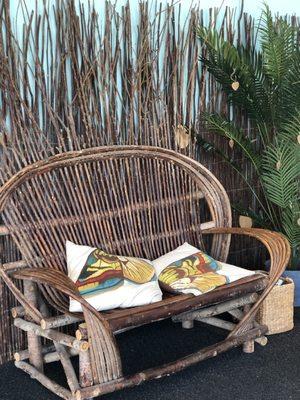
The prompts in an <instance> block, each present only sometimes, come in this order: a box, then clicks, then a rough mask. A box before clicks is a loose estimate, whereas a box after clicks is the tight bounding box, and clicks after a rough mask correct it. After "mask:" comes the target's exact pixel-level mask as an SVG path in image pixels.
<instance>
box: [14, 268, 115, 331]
mask: <svg viewBox="0 0 300 400" xmlns="http://www.w3.org/2000/svg"><path fill="white" fill-rule="evenodd" d="M12 276H13V277H14V278H16V279H22V280H30V281H33V282H35V283H39V284H43V285H48V286H52V287H54V288H55V289H57V290H58V291H60V292H62V293H64V294H66V295H67V296H69V297H71V298H72V299H74V300H76V301H78V302H79V303H80V304H81V306H82V309H84V308H85V309H86V310H88V311H89V312H90V313H92V314H93V315H94V316H95V317H96V318H97V319H99V320H100V321H101V322H102V323H103V324H106V325H107V327H108V329H109V325H108V323H107V321H106V319H105V318H104V317H103V315H101V313H100V312H99V311H97V310H96V309H95V308H94V307H93V306H91V305H90V304H89V303H88V302H87V301H86V300H85V299H84V298H83V297H82V296H81V295H80V293H79V291H78V289H77V287H76V285H75V284H74V282H73V281H72V280H71V279H70V278H69V277H68V276H67V275H66V274H64V273H63V272H61V271H58V270H54V269H45V268H25V269H22V270H18V271H16V272H14V273H13V274H12Z"/></svg>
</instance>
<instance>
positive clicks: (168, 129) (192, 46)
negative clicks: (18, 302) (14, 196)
mask: <svg viewBox="0 0 300 400" xmlns="http://www.w3.org/2000/svg"><path fill="white" fill-rule="evenodd" d="M38 3H39V7H40V4H41V3H42V4H43V3H44V8H43V9H42V10H41V9H40V8H39V10H36V11H31V10H29V9H27V7H26V1H20V3H19V6H18V13H19V14H21V15H22V18H23V19H24V23H23V24H22V23H21V24H18V23H16V22H15V21H14V19H13V18H12V17H11V13H10V2H9V0H2V1H1V2H0V18H1V20H0V24H1V28H0V105H1V107H0V131H1V146H0V149H1V150H0V151H1V158H2V160H1V173H0V180H1V182H4V181H5V180H6V179H7V178H8V177H9V176H11V175H12V174H13V173H14V172H15V171H17V170H19V169H20V168H22V167H23V166H25V165H27V164H28V163H31V162H33V161H36V160H38V159H41V158H45V157H48V156H49V155H51V154H54V153H58V152H62V151H66V150H72V149H79V148H84V147H91V146H101V145H108V144H148V145H154V146H162V147H168V148H172V149H176V150H177V151H180V152H182V153H184V154H186V155H189V156H191V157H193V158H196V159H198V160H199V161H200V162H202V163H203V164H204V165H205V166H207V167H208V168H209V169H210V170H212V171H213V173H214V174H216V176H217V177H218V178H219V179H220V180H221V182H222V183H223V184H224V186H225V188H226V190H227V191H228V194H229V196H230V198H231V201H233V202H236V203H237V202H241V203H243V204H244V205H247V204H251V205H252V206H254V207H255V204H254V203H253V199H252V197H251V195H250V194H249V192H248V191H247V189H246V188H245V185H244V184H243V182H242V181H241V180H240V179H239V178H238V177H237V176H236V175H234V173H233V171H232V170H231V169H230V168H229V167H228V166H227V165H226V164H224V162H222V160H220V159H219V158H218V156H217V155H214V154H205V153H204V152H203V151H202V150H201V149H200V148H199V146H198V145H197V140H196V137H197V134H199V133H201V135H202V136H204V137H205V138H207V139H212V138H211V137H209V134H208V133H207V132H205V129H204V128H203V126H202V125H201V112H202V111H203V110H205V109H206V110H212V111H218V110H223V111H224V112H227V106H226V101H225V100H226V99H224V98H223V96H222V94H221V93H220V91H219V89H218V87H217V86H216V84H215V82H214V81H213V80H212V79H211V77H210V76H209V75H208V73H207V71H205V70H204V69H203V68H202V67H201V65H200V63H199V61H198V58H199V55H200V53H201V51H203V50H202V49H201V48H200V46H199V42H198V39H197V36H196V28H197V26H199V25H203V24H204V25H212V24H214V25H215V26H217V27H218V29H220V34H223V35H225V36H226V37H227V38H228V39H229V40H232V41H239V42H241V41H242V42H243V43H244V44H245V45H246V46H250V45H251V44H252V43H253V41H254V40H255V26H254V21H253V19H252V18H251V17H250V16H249V15H246V14H244V13H243V12H239V13H237V12H236V11H234V10H230V9H225V10H223V12H222V13H218V11H217V10H210V11H207V12H204V11H203V10H201V9H198V8H193V9H190V11H189V13H188V15H187V16H186V17H184V18H183V16H182V12H181V9H180V4H176V2H175V3H174V5H172V4H171V5H166V4H165V3H163V4H161V3H159V2H155V1H151V2H149V3H147V2H143V3H140V4H139V5H138V9H134V10H133V9H130V6H129V4H127V5H125V6H124V7H119V8H118V10H117V9H116V7H115V6H114V5H113V4H112V3H113V2H110V1H108V2H106V4H105V11H104V14H101V15H99V14H98V13H97V11H96V10H95V9H94V7H93V5H92V2H91V3H89V2H88V0H86V1H84V2H83V3H84V5H81V4H79V3H77V2H75V1H72V0H68V1H67V0H65V1H56V2H55V1H51V2H50V3H48V2H47V1H45V2H37V4H38ZM96 3H97V2H96ZM234 117H235V118H236V120H237V121H238V123H239V124H241V126H243V127H244V128H245V130H246V131H247V130H249V125H248V122H247V121H246V120H245V119H244V118H243V116H242V115H239V114H237V113H236V114H235V115H234ZM249 134H251V130H249ZM214 140H217V141H218V143H217V144H218V145H219V146H220V147H221V148H222V150H223V151H224V152H226V153H228V155H230V156H231V157H234V158H235V160H236V161H237V162H245V160H243V159H242V158H241V155H240V154H239V153H238V151H237V150H236V149H235V148H233V149H231V148H230V146H229V145H228V142H226V141H222V140H221V139H216V138H215V137H214ZM248 173H251V171H250V170H249V171H248ZM236 222H237V221H235V223H236ZM0 241H1V257H2V262H7V261H14V260H16V259H18V256H19V255H18V251H17V250H16V248H15V247H14V245H13V244H12V243H11V241H10V238H9V237H8V236H5V235H3V236H1V237H0ZM249 246H251V249H250V248H249ZM262 256H264V254H263V253H262V250H261V248H260V247H257V245H254V244H253V243H248V242H246V241H245V242H244V241H243V240H242V239H241V240H240V239H239V241H237V240H235V241H234V242H233V246H232V253H231V256H230V261H232V262H235V263H237V264H239V265H244V266H249V267H257V266H261V263H262V262H263V257H262ZM0 304H1V306H0V307H1V308H0V313H1V317H0V318H1V320H0V332H1V333H0V362H4V361H5V360H8V359H10V358H11V356H12V353H13V351H15V350H16V349H19V348H22V346H23V345H24V338H23V337H22V336H21V335H20V334H19V333H18V332H17V331H16V330H15V329H14V328H12V325H11V321H10V317H9V308H10V307H12V306H13V305H14V301H13V299H12V298H11V296H10V294H9V293H8V291H7V290H6V288H5V287H4V286H3V284H2V282H0Z"/></svg>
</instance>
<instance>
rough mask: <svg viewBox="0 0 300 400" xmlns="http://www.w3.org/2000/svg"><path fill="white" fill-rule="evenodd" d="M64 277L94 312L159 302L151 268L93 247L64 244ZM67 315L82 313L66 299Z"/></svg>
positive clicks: (158, 292)
mask: <svg viewBox="0 0 300 400" xmlns="http://www.w3.org/2000/svg"><path fill="white" fill-rule="evenodd" d="M66 253H67V267H68V276H69V278H71V279H72V281H73V282H75V285H76V286H77V288H78V291H79V293H80V294H81V295H82V296H83V297H84V298H85V299H86V300H87V301H88V302H89V303H90V304H91V305H92V306H93V307H94V308H96V310H98V311H104V310H111V309H113V308H119V307H120V308H127V307H134V306H141V305H145V304H151V303H154V302H157V301H160V300H161V299H162V293H161V290H160V288H159V285H158V281H157V276H156V273H155V269H154V267H153V265H152V264H151V262H150V261H148V260H144V259H141V258H134V257H126V256H117V255H113V254H108V253H106V252H105V251H103V250H101V249H98V248H96V247H89V246H81V245H77V244H75V243H72V242H70V241H67V242H66ZM69 310H70V311H71V312H80V311H82V309H81V305H80V303H79V302H77V301H76V300H73V299H70V307H69Z"/></svg>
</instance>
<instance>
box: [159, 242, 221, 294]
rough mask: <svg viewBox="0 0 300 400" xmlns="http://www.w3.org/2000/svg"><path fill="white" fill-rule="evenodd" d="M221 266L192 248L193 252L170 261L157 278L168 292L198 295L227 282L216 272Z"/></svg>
mask: <svg viewBox="0 0 300 400" xmlns="http://www.w3.org/2000/svg"><path fill="white" fill-rule="evenodd" d="M221 268H222V266H221V264H219V263H218V262H217V261H216V260H214V259H213V258H212V257H210V256H208V255H207V254H205V253H203V252H202V251H200V250H197V252H196V253H195V250H194V251H193V254H191V255H189V256H186V257H184V258H181V259H180V260H176V261H173V262H171V264H169V265H168V266H167V267H166V268H164V269H163V270H162V272H161V273H160V274H159V277H158V280H159V283H160V285H161V287H162V288H163V289H165V290H166V291H168V292H181V293H192V294H194V295H199V294H202V293H206V292H209V291H210V290H213V289H215V288H216V287H217V286H221V285H224V284H225V283H227V279H226V277H225V276H222V275H219V274H217V273H216V271H218V270H220V269H221Z"/></svg>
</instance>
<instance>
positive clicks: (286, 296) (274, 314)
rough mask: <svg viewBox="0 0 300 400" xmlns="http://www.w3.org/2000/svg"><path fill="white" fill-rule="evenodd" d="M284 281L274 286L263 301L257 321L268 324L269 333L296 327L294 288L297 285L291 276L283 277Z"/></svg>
mask: <svg viewBox="0 0 300 400" xmlns="http://www.w3.org/2000/svg"><path fill="white" fill-rule="evenodd" d="M281 279H283V281H284V283H283V284H282V285H281V286H278V285H276V286H274V288H273V289H272V290H271V292H270V293H269V295H268V296H267V297H266V299H265V300H264V302H263V303H262V305H261V307H260V309H259V311H258V314H257V318H256V320H257V322H258V323H259V324H262V325H267V327H268V332H267V334H268V335H273V334H275V333H281V332H287V331H290V330H291V329H293V328H294V290H295V285H294V282H293V281H292V279H290V278H283V277H282V278H281Z"/></svg>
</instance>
